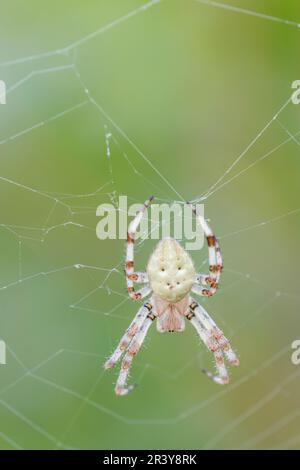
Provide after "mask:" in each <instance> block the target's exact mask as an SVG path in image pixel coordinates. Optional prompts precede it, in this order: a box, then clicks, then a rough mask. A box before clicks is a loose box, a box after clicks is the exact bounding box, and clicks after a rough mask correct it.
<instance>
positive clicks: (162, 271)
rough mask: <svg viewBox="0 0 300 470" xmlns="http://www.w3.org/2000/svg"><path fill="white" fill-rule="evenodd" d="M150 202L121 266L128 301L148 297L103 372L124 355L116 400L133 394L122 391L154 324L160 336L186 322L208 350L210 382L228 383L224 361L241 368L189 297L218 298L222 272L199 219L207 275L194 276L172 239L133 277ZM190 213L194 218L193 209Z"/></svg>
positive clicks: (162, 243) (135, 224) (138, 219)
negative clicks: (139, 232) (211, 369)
mask: <svg viewBox="0 0 300 470" xmlns="http://www.w3.org/2000/svg"><path fill="white" fill-rule="evenodd" d="M152 199H153V198H152V197H151V198H150V199H149V200H147V201H146V202H145V203H144V206H143V207H142V209H141V210H140V211H139V212H138V213H137V215H136V217H135V218H134V219H133V220H132V222H131V223H130V225H129V228H128V238H127V252H126V264H125V274H126V281H127V290H128V294H129V296H130V297H131V299H133V300H140V299H142V298H144V297H146V296H148V295H150V294H151V293H152V296H151V297H150V299H149V302H146V303H145V304H144V305H143V306H142V307H141V308H140V310H139V311H138V313H137V314H136V316H135V318H134V319H133V321H132V322H131V324H130V325H129V328H128V329H127V331H126V333H125V334H124V336H123V337H122V339H121V341H120V343H119V345H118V347H117V348H116V350H115V351H114V352H113V354H112V355H111V357H110V358H109V359H108V360H107V361H106V363H105V364H104V367H105V368H106V369H110V368H112V367H113V366H114V365H115V364H116V363H117V361H118V360H119V359H120V357H121V356H122V354H123V353H125V356H124V359H123V362H122V366H121V371H120V374H119V377H118V380H117V384H116V388H115V391H116V393H117V395H126V394H127V393H128V392H129V391H130V390H132V388H133V385H130V386H126V381H127V378H128V373H129V368H130V365H131V363H132V359H133V357H134V356H135V355H136V354H137V352H138V351H139V349H140V347H141V345H142V343H143V341H144V339H145V337H146V334H147V332H148V329H149V327H150V325H151V324H152V322H153V321H154V320H157V330H158V331H159V332H161V333H163V332H167V331H172V332H173V331H179V332H180V331H183V330H184V327H185V318H186V319H187V320H189V321H190V322H191V323H192V325H193V326H194V327H195V329H196V331H197V333H198V335H199V336H200V338H201V339H202V341H203V342H204V344H205V345H206V346H207V348H208V349H209V350H210V351H212V352H213V355H214V358H215V363H216V367H217V375H213V374H212V373H211V372H208V371H204V372H205V373H206V375H207V376H208V377H210V378H211V379H212V380H213V381H214V382H216V383H219V384H226V383H228V381H229V378H228V373H227V369H226V367H225V362H224V358H226V359H227V360H228V361H229V363H230V364H232V365H239V360H238V358H237V356H236V354H235V353H234V351H233V350H232V348H231V346H230V343H229V342H228V340H227V338H226V337H225V336H224V334H223V332H222V331H221V330H220V329H219V328H218V327H217V325H216V324H215V322H214V321H213V319H212V318H211V317H210V316H209V314H208V313H207V312H206V310H205V309H204V308H203V307H202V306H201V305H200V304H198V303H197V302H196V301H195V300H193V299H192V298H191V297H190V295H189V294H190V292H193V293H195V294H197V295H201V296H204V297H210V296H212V295H213V294H214V293H215V292H216V290H217V287H218V283H219V279H220V275H221V271H222V267H223V264H222V257H221V252H220V247H219V244H218V242H217V239H216V237H215V236H214V235H213V233H212V231H211V229H210V228H209V226H208V224H207V222H206V221H205V219H204V218H203V216H201V215H198V216H197V219H198V221H199V223H200V225H201V227H202V229H203V231H204V234H205V236H206V239H207V244H208V252H209V274H197V273H196V271H195V268H194V264H193V261H192V259H191V257H190V256H189V254H188V253H187V252H186V251H185V250H184V249H183V248H182V247H181V245H180V244H179V243H178V242H177V241H176V240H174V239H172V238H164V239H163V240H161V241H160V242H159V243H158V245H157V247H156V248H155V250H154V252H153V254H152V255H151V257H150V259H149V262H148V266H147V271H146V272H135V270H134V250H133V247H134V237H135V232H136V230H137V227H138V225H139V223H140V222H141V220H142V217H143V214H144V211H145V209H146V208H147V207H148V205H149V204H150V202H151V200H152ZM192 208H193V211H194V213H195V214H196V210H195V208H194V207H193V206H192ZM135 282H137V283H140V284H144V287H142V288H141V289H140V290H139V291H137V292H136V291H135V288H134V283H135Z"/></svg>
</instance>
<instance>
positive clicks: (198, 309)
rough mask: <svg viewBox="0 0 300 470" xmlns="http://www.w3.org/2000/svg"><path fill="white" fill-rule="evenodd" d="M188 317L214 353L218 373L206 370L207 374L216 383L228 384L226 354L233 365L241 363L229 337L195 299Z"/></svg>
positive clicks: (187, 314)
mask: <svg viewBox="0 0 300 470" xmlns="http://www.w3.org/2000/svg"><path fill="white" fill-rule="evenodd" d="M186 318H187V319H188V320H190V322H191V323H192V325H193V326H194V328H195V329H196V331H197V333H198V335H199V336H200V338H201V339H202V341H203V342H204V344H205V345H206V346H207V348H208V349H209V350H210V351H211V352H212V353H213V355H214V358H215V362H216V367H217V371H218V375H214V374H212V373H211V372H209V371H206V370H204V372H205V374H206V375H207V376H208V377H209V378H210V379H212V380H213V381H214V382H216V383H219V384H221V385H224V384H227V383H228V382H229V377H228V372H227V369H226V366H225V362H224V356H225V357H226V358H227V360H228V362H229V363H230V364H231V365H235V366H238V365H239V359H238V358H237V356H236V354H235V352H234V351H233V349H232V347H231V345H230V343H229V341H228V339H227V338H226V337H225V336H224V334H223V332H222V331H221V330H220V329H219V328H218V327H217V325H216V324H215V322H214V321H213V319H212V318H211V317H210V316H209V315H208V313H207V312H206V310H204V308H203V307H202V306H201V305H199V304H198V303H197V302H195V301H194V300H193V301H192V302H191V304H190V306H189V312H187V313H186Z"/></svg>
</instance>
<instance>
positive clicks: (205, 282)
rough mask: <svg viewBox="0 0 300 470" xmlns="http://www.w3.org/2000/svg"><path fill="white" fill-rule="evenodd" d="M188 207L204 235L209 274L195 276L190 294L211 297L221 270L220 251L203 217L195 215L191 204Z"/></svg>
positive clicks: (194, 209)
mask: <svg viewBox="0 0 300 470" xmlns="http://www.w3.org/2000/svg"><path fill="white" fill-rule="evenodd" d="M189 205H190V207H191V208H192V210H193V212H194V214H195V216H196V218H197V220H198V222H199V223H200V225H201V227H202V230H203V232H204V234H205V237H206V240H207V245H208V258H209V274H197V275H196V279H195V283H194V285H193V287H192V292H194V293H195V294H198V295H201V296H204V297H211V296H212V295H214V294H215V293H216V291H217V288H218V285H219V280H220V277H221V272H222V269H223V261H222V255H221V250H220V246H219V243H218V240H217V239H216V237H215V235H214V234H213V232H212V230H211V228H210V227H209V225H208V223H207V222H206V220H205V219H204V217H203V216H202V215H200V214H197V212H196V208H195V207H194V206H193V205H192V204H189Z"/></svg>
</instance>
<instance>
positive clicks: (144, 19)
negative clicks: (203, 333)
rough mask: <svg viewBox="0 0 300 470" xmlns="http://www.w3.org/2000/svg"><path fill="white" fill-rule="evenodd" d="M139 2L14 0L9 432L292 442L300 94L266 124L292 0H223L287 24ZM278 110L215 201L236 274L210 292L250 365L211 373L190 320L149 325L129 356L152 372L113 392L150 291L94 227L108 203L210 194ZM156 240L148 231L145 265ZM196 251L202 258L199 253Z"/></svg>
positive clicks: (281, 71) (4, 377)
mask: <svg viewBox="0 0 300 470" xmlns="http://www.w3.org/2000/svg"><path fill="white" fill-rule="evenodd" d="M226 2H227V0H226ZM226 2H225V0H224V3H226ZM143 4H146V0H144V1H140V0H126V1H124V0H101V1H99V0H97V1H96V0H93V1H92V0H91V1H89V2H82V1H79V0H76V1H74V0H73V1H72V2H71V1H57V0H55V1H52V2H46V3H45V2H43V3H41V2H36V1H33V0H28V1H27V2H23V1H21V0H18V1H17V0H11V1H10V2H1V18H2V19H3V21H2V26H1V31H0V44H1V52H0V64H1V65H0V79H2V80H5V81H6V84H7V88H8V94H7V104H6V105H1V106H0V129H1V130H0V133H1V136H0V151H1V158H0V175H1V177H0V192H1V195H0V197H1V218H0V238H1V263H0V264H1V270H0V271H1V272H0V286H1V287H0V338H1V339H2V340H4V341H5V342H6V344H7V364H6V365H5V366H3V365H2V366H0V423H1V424H0V426H1V427H0V446H1V448H2V449H11V448H25V449H60V448H77V449H78V448H80V449H117V448H119V449H132V448H133V449H134V448H135V449H137V448H142V449H154V448H155V449H166V448H168V449H184V448H194V449H196V448H222V449H223V448H225V449H228V448H251V449H253V448H299V445H300V434H299V425H300V403H299V392H300V385H299V377H300V366H296V365H293V364H292V362H291V354H292V349H291V343H292V342H293V341H294V340H295V339H299V337H300V321H299V298H300V296H299V274H298V266H299V253H298V252H299V250H298V242H299V228H300V218H299V216H300V207H299V206H300V205H299V169H300V159H299V145H300V140H297V137H294V135H295V134H296V133H297V132H299V130H300V129H299V127H300V119H299V118H300V108H299V106H296V105H293V104H291V103H289V104H287V105H286V106H285V107H284V109H282V111H281V112H280V114H279V116H278V119H274V120H273V121H271V120H272V118H273V116H274V115H275V114H276V113H277V111H279V110H280V109H281V107H282V106H283V105H284V103H286V102H287V100H288V98H289V97H290V95H291V92H292V89H291V84H292V82H293V81H294V80H296V79H300V67H299V40H300V30H299V28H297V23H299V22H300V7H299V2H298V1H297V0H288V1H287V0H284V1H283V0H244V1H241V0H239V1H237V0H230V5H231V6H234V7H237V8H242V9H248V10H251V11H252V12H259V13H261V14H263V15H268V16H272V17H276V18H278V19H279V20H278V21H277V20H276V19H274V18H273V19H272V18H267V17H259V16H256V15H255V14H254V15H250V14H248V13H247V12H245V11H244V12H243V11H237V10H236V11H233V10H228V9H224V8H222V7H221V6H220V5H216V4H212V3H210V4H209V2H208V4H207V3H206V4H204V3H201V2H199V1H196V0H164V1H160V2H153V4H152V3H150V4H149V3H148V4H147V5H148V8H147V9H143V8H142V7H143ZM227 4H229V0H228V3H227ZM130 12H134V14H131V15H129V16H128V13H130ZM4 19H5V21H4ZM119 19H122V20H120V21H119ZM115 20H117V21H115ZM284 20H290V21H291V23H285V22H284ZM93 32H95V34H92V35H90V33H93ZM83 38H84V39H83ZM82 39H83V40H82ZM62 49H63V50H62ZM55 51H58V52H55ZM45 53H46V54H45ZM40 54H41V55H40ZM86 88H87V89H88V90H89V93H88V92H87V91H85V89H86ZM267 123H270V125H269V126H268V127H267V129H266V130H265V132H263V134H262V135H261V136H260V137H259V138H258V139H257V140H256V141H255V142H254V143H253V145H251V146H250V148H249V149H248V151H247V152H246V153H245V154H244V155H243V156H242V158H241V159H240V160H239V161H238V163H237V164H236V165H235V166H234V167H233V168H232V170H231V171H230V172H229V173H227V174H226V175H225V177H224V179H223V180H222V182H227V181H228V182H227V183H226V184H225V185H224V186H223V187H220V188H219V189H218V191H216V192H215V193H213V194H211V196H209V197H208V198H207V199H206V200H205V214H206V217H207V218H209V220H210V222H211V225H212V226H213V228H214V230H215V232H216V234H217V235H218V236H219V238H220V243H221V248H222V252H223V257H224V264H225V269H224V273H223V277H222V284H221V288H220V290H219V292H218V294H217V295H216V296H214V297H213V298H212V299H208V300H205V301H204V302H203V305H205V308H206V309H207V310H208V311H209V313H210V314H211V315H212V316H213V318H214V319H215V320H216V321H217V323H218V324H219V326H220V327H221V328H223V330H224V331H225V333H226V334H227V336H229V337H230V339H231V341H232V344H233V345H234V348H235V349H236V350H237V352H238V354H239V356H240V360H241V366H240V367H239V368H237V369H234V370H231V381H230V384H229V385H228V386H227V387H224V388H222V387H218V386H217V385H216V384H214V383H212V382H210V381H208V380H207V379H206V378H205V376H204V375H203V374H202V373H201V368H203V367H207V368H211V367H212V366H213V363H212V358H211V355H210V354H209V353H207V352H206V351H205V348H204V346H203V345H202V344H200V342H199V340H198V338H197V336H196V333H195V331H194V330H193V329H192V328H191V327H190V325H187V328H186V331H185V333H184V334H180V335H179V334H174V335H167V334H166V335H159V334H158V333H157V332H156V330H155V328H152V329H151V330H150V333H149V335H148V338H147V341H146V342H145V346H144V347H143V349H142V351H141V352H140V354H139V355H138V357H137V358H136V360H135V362H134V366H133V368H132V374H131V381H133V382H138V383H139V387H138V388H137V389H136V390H134V392H132V394H130V395H129V396H127V397H124V398H119V397H116V396H115V395H114V392H113V387H114V383H115V380H116V377H117V372H118V369H116V370H114V371H111V372H104V371H103V370H102V363H103V361H104V360H105V358H106V357H107V356H108V355H109V353H110V352H111V351H112V350H113V348H114V346H115V345H116V343H117V341H118V339H119V338H120V336H121V334H122V333H123V331H124V330H125V328H126V327H127V325H128V324H129V322H130V320H131V318H132V316H133V315H134V314H135V312H136V311H137V308H138V305H137V304H135V303H133V302H131V301H129V300H128V299H127V297H126V290H125V282H124V278H123V272H122V271H123V266H122V262H123V257H124V241H123V240H105V241H100V240H98V239H97V237H96V232H95V230H96V224H97V222H98V218H97V217H96V208H97V206H98V205H99V204H102V203H104V202H107V203H111V202H117V200H118V196H119V195H127V196H128V198H129V199H128V200H129V202H132V203H134V202H142V201H143V200H144V199H145V198H146V197H147V196H148V195H149V194H152V193H154V194H155V195H156V196H157V200H158V201H166V202H169V203H171V202H173V201H174V200H181V197H182V198H183V199H196V198H199V195H201V194H202V193H203V192H204V191H206V190H207V188H209V187H210V186H211V185H213V184H214V183H215V182H216V181H217V180H218V178H219V177H220V176H222V175H224V173H225V172H226V170H227V169H228V168H229V167H230V165H231V164H232V163H233V162H234V161H236V159H237V158H238V156H239V155H241V153H242V152H243V151H244V150H245V149H246V148H247V146H248V145H249V143H250V142H252V141H253V139H254V138H255V137H257V136H258V135H259V133H260V131H261V130H262V129H263V128H264V127H265V126H266V124H267ZM105 133H106V134H111V136H110V137H108V140H109V142H110V155H107V145H106V139H105ZM299 139H300V138H299ZM285 141H287V142H285ZM283 142H285V143H284V144H282V143H283ZM281 144H282V145H281ZM252 164H253V165H252ZM249 165H251V166H250V167H249V168H248V169H247V167H248V166H249ZM239 172H242V173H241V174H239ZM235 175H238V176H236V177H234V176H235ZM232 177H234V179H232V180H231V178H232ZM217 188H218V186H217ZM153 246H154V242H153V241H146V242H144V243H142V244H140V245H139V247H138V250H137V267H138V269H144V267H145V264H146V262H147V258H148V256H149V254H150V253H151V250H152V249H153ZM192 255H193V257H194V259H195V264H196V266H197V268H198V269H201V270H205V269H206V266H207V265H206V264H203V263H205V261H206V259H207V251H206V248H205V247H204V248H203V250H201V251H200V252H193V253H192ZM76 266H77V267H76Z"/></svg>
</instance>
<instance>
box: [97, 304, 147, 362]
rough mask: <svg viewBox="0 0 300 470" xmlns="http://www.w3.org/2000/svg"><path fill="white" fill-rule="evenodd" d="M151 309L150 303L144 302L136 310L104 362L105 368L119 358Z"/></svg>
mask: <svg viewBox="0 0 300 470" xmlns="http://www.w3.org/2000/svg"><path fill="white" fill-rule="evenodd" d="M151 311H152V305H151V304H150V303H148V302H146V303H145V304H144V305H143V306H142V307H141V308H140V309H139V311H138V312H137V314H136V316H135V317H134V319H133V320H132V322H131V323H130V325H129V327H128V328H127V330H126V332H125V334H124V335H123V336H122V338H121V340H120V342H119V344H118V346H117V347H116V349H115V351H114V352H113V353H112V355H111V356H110V357H109V359H107V361H106V362H105V364H104V368H105V369H111V368H112V367H113V366H114V365H115V364H116V363H117V362H118V360H119V359H120V357H121V356H122V354H123V353H124V351H125V350H126V349H127V347H128V345H129V343H130V342H131V340H132V339H133V337H134V336H135V335H136V333H137V332H138V331H139V329H140V327H141V326H142V324H143V323H144V321H145V319H146V318H147V315H150V313H151Z"/></svg>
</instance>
